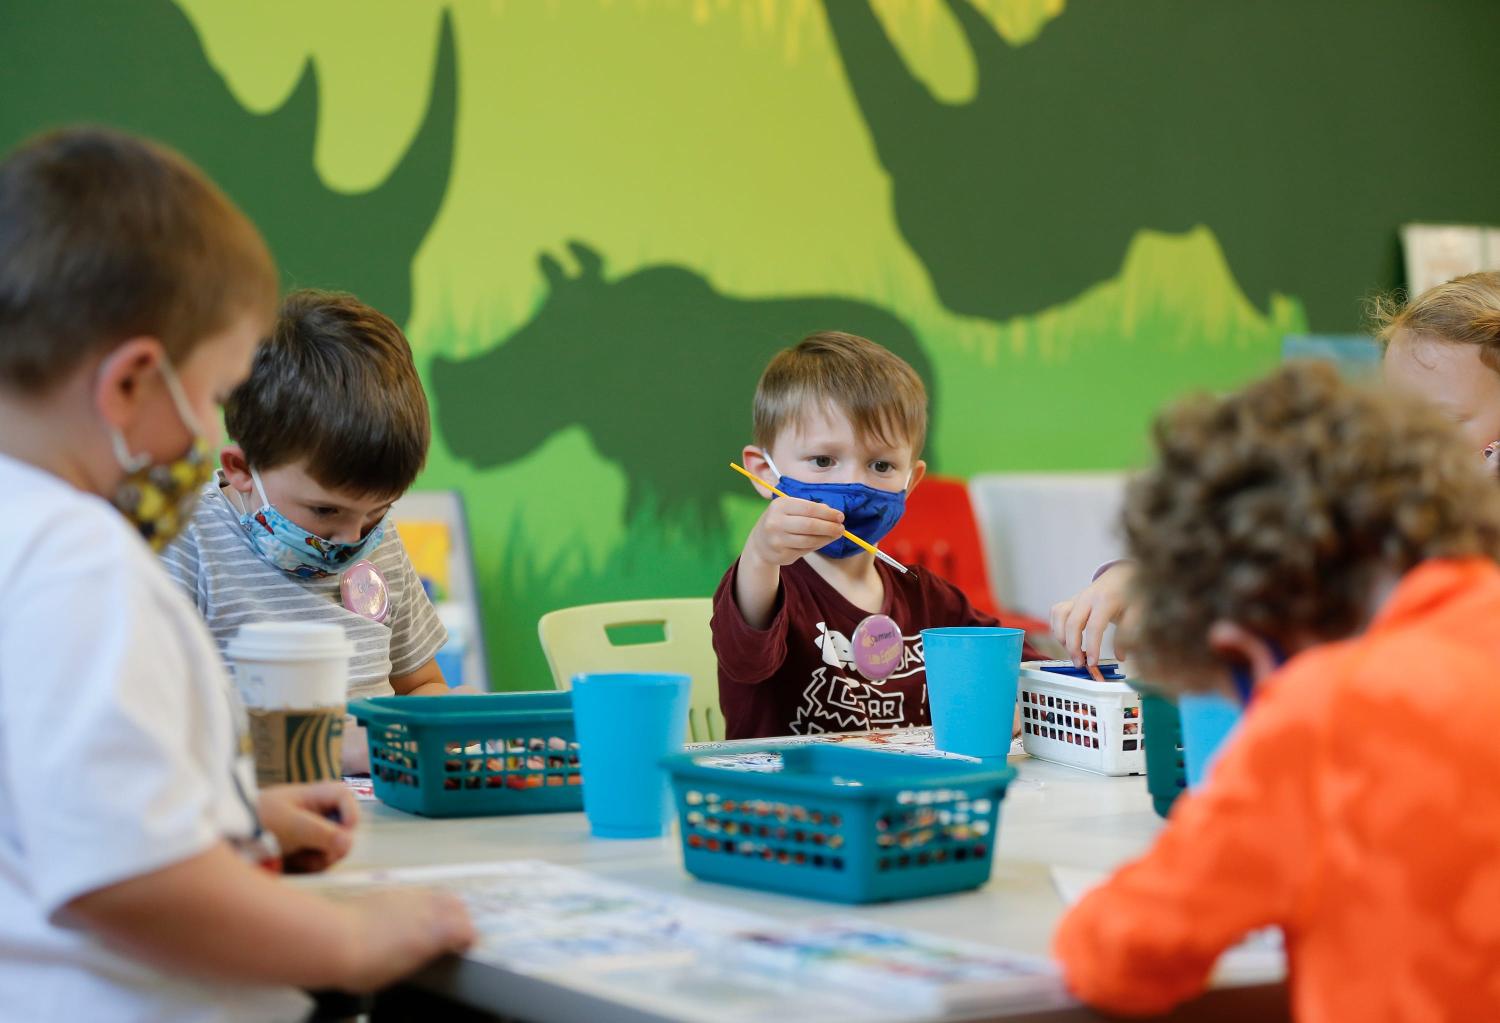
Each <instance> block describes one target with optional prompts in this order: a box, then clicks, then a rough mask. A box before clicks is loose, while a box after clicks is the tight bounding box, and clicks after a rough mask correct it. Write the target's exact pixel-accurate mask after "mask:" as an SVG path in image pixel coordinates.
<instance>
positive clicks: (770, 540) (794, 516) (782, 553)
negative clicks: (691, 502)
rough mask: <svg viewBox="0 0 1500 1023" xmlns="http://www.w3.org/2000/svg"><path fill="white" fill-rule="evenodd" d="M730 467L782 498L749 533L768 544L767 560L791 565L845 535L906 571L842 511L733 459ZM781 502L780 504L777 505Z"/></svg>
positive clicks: (902, 571) (904, 567) (752, 538)
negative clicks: (851, 527)
mask: <svg viewBox="0 0 1500 1023" xmlns="http://www.w3.org/2000/svg"><path fill="white" fill-rule="evenodd" d="M729 467H730V468H731V469H733V470H734V471H735V472H737V473H739V474H740V475H741V476H743V477H745V478H746V479H748V480H751V481H753V482H755V483H759V484H760V485H761V486H763V487H765V488H766V489H767V490H769V491H770V492H771V493H773V494H775V495H776V496H777V497H778V498H780V499H781V500H779V501H772V502H771V508H770V509H768V510H767V512H766V514H765V515H764V516H762V518H761V520H760V523H759V524H757V525H756V527H755V530H754V532H752V533H751V534H750V542H751V543H754V542H756V540H757V535H758V534H759V538H760V540H761V542H762V543H764V544H765V545H766V547H765V549H764V550H762V551H761V552H760V553H762V554H763V555H768V556H767V557H766V560H767V561H769V562H771V563H773V564H776V565H790V564H791V563H792V562H794V561H796V560H797V559H798V558H800V557H802V556H803V555H805V554H811V553H812V552H813V551H816V550H819V549H821V548H823V547H826V546H828V544H829V543H831V542H832V541H834V540H837V539H838V538H839V537H841V536H842V537H844V538H845V539H847V540H850V541H851V542H853V543H854V544H856V545H858V546H860V547H863V548H864V549H865V550H867V551H869V552H870V553H871V554H873V555H875V556H876V557H877V558H879V559H880V560H881V561H883V562H885V563H886V564H887V565H890V566H891V567H892V568H894V569H895V570H896V571H898V572H901V573H905V572H906V571H907V568H906V566H905V565H903V564H901V562H899V561H897V560H896V559H895V558H893V557H891V556H890V555H889V554H887V553H886V552H885V551H883V550H881V549H880V548H879V547H876V546H875V545H874V544H872V543H870V542H868V541H867V540H864V539H862V538H861V537H857V536H855V535H854V534H853V533H851V532H849V531H848V530H847V529H845V528H844V513H843V512H841V511H838V510H837V509H834V508H829V507H828V506H827V505H822V504H818V503H817V502H815V501H803V500H800V499H799V498H795V497H791V496H789V495H787V494H784V493H782V492H781V491H780V490H778V489H776V488H775V487H773V486H771V484H769V483H767V482H766V481H765V480H763V479H761V478H760V477H759V476H756V475H755V474H754V473H752V472H750V471H749V470H748V469H746V468H744V467H743V466H741V465H738V464H736V463H734V462H730V463H729ZM778 505H780V506H781V507H779V508H778V507H777V506H778ZM830 530H832V531H831V532H830Z"/></svg>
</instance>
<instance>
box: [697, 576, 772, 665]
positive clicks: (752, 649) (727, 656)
mask: <svg viewBox="0 0 1500 1023" xmlns="http://www.w3.org/2000/svg"><path fill="white" fill-rule="evenodd" d="M739 569H740V563H739V559H735V562H734V564H733V565H730V566H729V571H728V572H726V573H725V574H724V579H723V581H722V582H720V583H719V588H718V589H717V590H716V591H715V592H714V613H713V618H712V619H711V620H710V622H709V629H710V630H711V631H712V633H713V640H714V653H716V654H718V656H719V679H720V680H721V681H723V682H739V683H742V684H751V685H753V684H754V683H757V682H764V681H765V680H766V679H768V678H770V677H771V676H772V675H774V674H776V672H777V671H779V670H780V668H781V665H782V663H783V662H784V661H785V660H786V633H787V621H788V619H789V616H788V614H787V609H786V603H787V602H786V585H785V584H784V583H783V584H782V586H781V588H780V590H779V591H778V592H777V594H776V604H775V607H774V608H773V613H772V617H771V622H770V624H769V625H767V626H766V627H765V628H764V629H752V628H751V627H750V626H749V625H748V624H747V623H746V622H745V616H744V615H742V614H741V613H740V606H739V604H737V603H735V600H734V580H735V576H736V574H737V573H738V572H739Z"/></svg>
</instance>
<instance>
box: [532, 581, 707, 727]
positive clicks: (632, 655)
mask: <svg viewBox="0 0 1500 1023" xmlns="http://www.w3.org/2000/svg"><path fill="white" fill-rule="evenodd" d="M712 613H713V601H711V600H709V599H708V598H706V597H703V598H699V597H693V598H676V599H665V600H621V601H617V602H615V603H612V604H585V605H584V606H582V607H567V608H563V609H562V610H560V611H552V612H549V613H548V614H544V615H542V618H541V621H539V622H537V634H538V635H539V636H540V637H541V640H542V650H543V651H544V652H545V653H546V655H547V666H548V667H549V668H551V669H552V680H553V682H554V683H555V684H556V685H557V688H559V689H568V688H571V687H572V685H573V676H574V675H578V674H581V673H584V672H595V671H665V672H673V673H677V674H682V675H686V676H688V677H689V678H691V679H692V680H693V689H692V695H691V697H690V704H689V708H688V735H689V737H690V739H691V741H693V742H709V741H711V740H714V739H722V738H723V737H724V715H723V714H722V713H720V711H719V660H718V657H717V656H715V654H714V646H713V639H712V638H711V636H710V634H709V631H708V619H709V616H710V615H711V614H712ZM626 629H634V630H638V631H637V633H636V635H639V633H640V632H654V630H657V629H659V630H660V632H661V638H660V639H654V638H653V639H648V640H647V641H644V642H640V641H636V642H630V641H620V640H624V637H623V636H620V634H619V632H617V634H616V638H611V636H610V630H620V631H623V630H626Z"/></svg>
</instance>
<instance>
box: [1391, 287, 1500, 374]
mask: <svg viewBox="0 0 1500 1023" xmlns="http://www.w3.org/2000/svg"><path fill="white" fill-rule="evenodd" d="M1370 319H1371V321H1372V322H1373V325H1374V327H1375V336H1376V338H1377V339H1379V341H1380V346H1381V348H1382V349H1384V348H1385V347H1387V346H1389V345H1390V343H1391V339H1392V338H1394V337H1395V336H1396V335H1397V334H1400V333H1406V334H1411V335H1413V336H1416V337H1426V338H1434V339H1436V340H1438V341H1447V342H1449V343H1451V344H1462V345H1477V346H1478V347H1479V358H1480V360H1481V361H1482V362H1483V363H1484V364H1485V365H1486V366H1488V367H1489V368H1490V369H1492V370H1494V371H1495V372H1497V373H1500V271H1494V270H1486V271H1483V272H1481V273H1472V274H1465V275H1464V276H1462V277H1455V278H1453V280H1451V281H1445V282H1443V283H1442V284H1438V285H1434V286H1433V287H1431V288H1428V289H1427V290H1426V291H1424V292H1422V293H1421V294H1420V295H1418V296H1417V297H1416V298H1413V299H1411V300H1410V301H1409V302H1403V301H1402V300H1401V297H1400V296H1399V295H1395V296H1391V295H1379V296H1376V297H1375V299H1373V300H1372V302H1371V303H1370Z"/></svg>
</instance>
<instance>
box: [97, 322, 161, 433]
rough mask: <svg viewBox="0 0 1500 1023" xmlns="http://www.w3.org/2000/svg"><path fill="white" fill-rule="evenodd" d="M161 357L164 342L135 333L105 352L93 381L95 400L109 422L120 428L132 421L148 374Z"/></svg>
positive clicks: (139, 403)
mask: <svg viewBox="0 0 1500 1023" xmlns="http://www.w3.org/2000/svg"><path fill="white" fill-rule="evenodd" d="M161 361H162V346H161V342H160V341H158V340H157V339H156V338H154V337H133V338H131V339H130V340H128V341H125V342H123V343H122V344H120V345H117V346H116V347H115V348H114V349H113V350H112V351H111V352H109V354H107V355H106V356H104V358H103V360H102V361H101V362H100V363H99V370H98V378H97V379H96V381H95V383H94V403H95V405H96V406H97V407H98V409H99V411H100V413H101V414H102V415H103V416H104V419H105V421H106V422H108V423H109V424H110V425H111V426H113V427H115V428H116V429H118V430H121V431H124V430H126V429H127V428H128V427H130V426H132V425H133V423H134V420H135V417H136V414H137V412H138V411H139V409H140V407H141V402H142V401H143V396H144V394H145V381H146V378H147V376H148V375H150V374H151V373H154V372H155V371H156V367H157V366H159V365H160V364H161Z"/></svg>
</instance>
